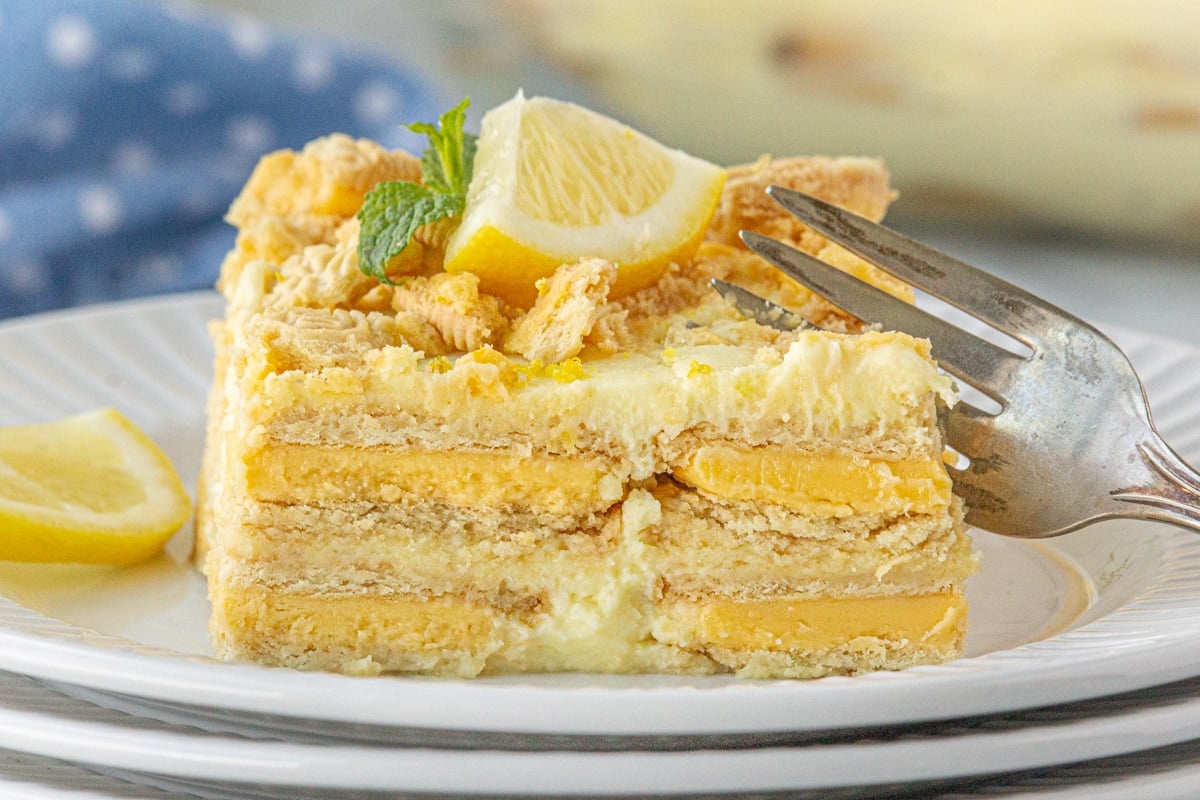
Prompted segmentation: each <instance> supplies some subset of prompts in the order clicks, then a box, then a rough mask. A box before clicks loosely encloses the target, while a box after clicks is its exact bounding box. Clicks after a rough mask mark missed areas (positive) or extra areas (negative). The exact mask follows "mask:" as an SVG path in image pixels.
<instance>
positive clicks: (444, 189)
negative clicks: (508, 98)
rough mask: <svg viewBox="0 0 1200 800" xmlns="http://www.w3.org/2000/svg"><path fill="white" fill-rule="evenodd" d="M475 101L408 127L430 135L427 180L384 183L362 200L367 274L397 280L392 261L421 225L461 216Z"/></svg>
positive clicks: (361, 252)
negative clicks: (469, 126) (467, 126)
mask: <svg viewBox="0 0 1200 800" xmlns="http://www.w3.org/2000/svg"><path fill="white" fill-rule="evenodd" d="M470 102H471V101H470V98H467V99H464V100H463V101H462V102H461V103H459V104H458V105H457V106H455V107H454V108H452V109H450V110H449V111H447V112H446V113H445V114H442V115H441V117H439V118H438V124H437V125H436V126H434V125H431V124H429V123H428V122H414V123H412V124H410V125H406V126H405V127H407V128H408V129H409V130H410V131H413V132H414V133H423V134H425V136H426V137H427V138H428V139H429V145H428V146H427V147H426V148H425V152H424V153H423V154H422V155H421V173H422V175H421V180H422V183H421V184H420V185H418V184H415V183H407V182H404V181H391V182H387V183H381V184H379V185H378V186H376V187H375V188H374V189H372V190H371V191H369V192H367V195H366V197H365V198H363V205H362V208H361V209H359V212H358V220H359V222H360V223H361V226H360V233H359V240H358V267H359V269H361V270H362V271H363V272H364V273H366V274H367V275H370V276H371V277H373V278H376V279H378V280H380V281H382V282H383V283H389V284H390V283H392V280H391V279H390V278H388V276H387V265H388V262H389V261H391V260H392V259H393V258H395V257H396V256H397V255H399V254H400V253H401V252H403V251H404V248H406V247H407V246H408V243H409V242H410V241H411V240H412V237H413V234H415V233H416V231H417V228H419V227H421V226H422V225H426V224H429V223H431V222H438V221H439V220H443V219H450V218H452V217H456V216H458V215H460V214H462V212H463V209H464V208H465V207H466V203H467V187H468V186H470V184H471V174H472V171H473V169H474V166H475V147H476V137H475V136H473V135H472V134H469V133H466V132H465V131H464V130H463V124H464V122H465V121H466V115H467V107H468V106H469V105H470Z"/></svg>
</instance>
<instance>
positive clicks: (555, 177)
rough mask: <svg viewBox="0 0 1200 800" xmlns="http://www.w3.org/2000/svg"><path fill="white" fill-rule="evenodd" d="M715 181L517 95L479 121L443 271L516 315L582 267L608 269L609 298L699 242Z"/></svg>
mask: <svg viewBox="0 0 1200 800" xmlns="http://www.w3.org/2000/svg"><path fill="white" fill-rule="evenodd" d="M724 184H725V171H724V170H723V169H721V168H720V167H718V166H716V165H714V164H710V163H708V162H707V161H703V160H701V159H699V158H695V157H693V156H690V155H688V154H686V153H684V152H682V151H679V150H672V149H669V148H667V147H664V146H663V145H662V144H660V143H658V142H656V141H654V140H653V139H651V138H649V137H648V136H645V135H643V134H641V133H638V132H636V131H634V130H632V129H630V128H629V127H628V126H626V125H623V124H621V123H619V122H617V121H616V120H614V119H611V118H609V117H606V116H604V115H602V114H599V113H596V112H594V111H590V110H588V109H585V108H582V107H580V106H577V105H574V104H571V103H566V102H562V101H558V100H551V99H549V98H544V97H533V98H528V99H526V97H525V96H524V95H523V94H521V93H518V94H517V96H516V97H514V98H513V99H512V100H509V101H508V102H506V103H504V104H502V105H500V106H497V107H496V108H494V109H492V110H491V111H489V112H488V113H487V114H486V115H484V118H483V121H482V123H481V126H480V132H479V142H478V149H477V151H476V155H475V165H474V173H473V177H472V179H471V184H470V187H469V188H468V190H467V200H466V207H465V209H464V211H463V215H462V222H461V224H460V225H459V227H458V229H457V230H456V231H455V232H454V233H453V234H452V235H451V236H450V238H449V240H448V241H447V245H446V259H445V269H446V271H447V272H464V271H465V272H472V273H474V274H475V275H477V276H479V282H480V288H481V289H483V290H484V291H486V292H488V293H490V294H495V295H499V296H501V297H503V298H505V299H506V300H508V301H509V302H511V303H514V304H516V305H518V306H522V307H526V308H527V307H529V306H530V305H531V304H532V303H533V301H534V300H535V299H536V298H537V288H536V284H537V281H538V279H540V278H544V277H547V276H549V275H550V274H551V273H553V272H554V270H555V269H556V268H557V267H558V266H560V265H562V264H564V263H569V262H574V261H578V260H579V259H581V258H584V257H594V258H603V259H607V260H609V261H612V262H614V263H615V264H616V265H617V278H616V282H615V284H614V285H613V289H612V291H611V293H610V297H620V296H623V295H625V294H628V293H630V292H633V291H636V290H638V289H641V288H643V287H645V286H649V285H650V284H652V283H654V282H655V281H657V280H658V278H659V277H660V276H661V275H662V273H663V272H664V271H665V270H666V268H667V266H668V265H669V264H670V263H671V262H672V261H680V260H685V259H687V258H690V257H691V256H692V254H694V253H695V251H696V248H697V247H699V245H700V242H701V240H702V239H703V238H704V234H705V231H706V229H707V228H708V223H709V221H710V220H711V218H712V215H713V211H714V209H715V208H716V205H717V201H718V200H719V199H720V195H721V189H722V187H723V186H724Z"/></svg>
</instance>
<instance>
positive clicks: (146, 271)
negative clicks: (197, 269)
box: [137, 253, 182, 283]
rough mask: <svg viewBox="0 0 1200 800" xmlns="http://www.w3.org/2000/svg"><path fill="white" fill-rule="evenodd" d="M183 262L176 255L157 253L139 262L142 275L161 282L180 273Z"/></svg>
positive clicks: (139, 271) (138, 268)
mask: <svg viewBox="0 0 1200 800" xmlns="http://www.w3.org/2000/svg"><path fill="white" fill-rule="evenodd" d="M181 266H182V265H181V262H180V261H179V259H178V258H175V257H174V256H171V255H167V254H165V253H155V254H153V255H150V256H147V257H146V258H143V259H142V260H141V261H139V262H138V267H137V271H138V273H139V274H140V275H142V276H144V277H147V278H150V279H152V280H154V281H156V282H159V283H165V282H167V281H169V280H171V279H173V278H174V277H176V276H177V275H178V274H179V271H180V267H181Z"/></svg>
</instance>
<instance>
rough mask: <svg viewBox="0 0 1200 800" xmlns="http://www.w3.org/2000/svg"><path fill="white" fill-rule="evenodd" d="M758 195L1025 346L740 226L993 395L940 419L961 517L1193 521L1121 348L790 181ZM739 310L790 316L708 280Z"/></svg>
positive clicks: (1172, 461)
mask: <svg viewBox="0 0 1200 800" xmlns="http://www.w3.org/2000/svg"><path fill="white" fill-rule="evenodd" d="M767 191H768V193H769V194H770V195H771V197H773V198H774V199H775V200H776V201H777V202H778V203H780V205H782V206H783V207H784V208H786V209H787V210H788V211H789V212H791V213H792V214H794V215H795V216H796V217H797V218H799V219H800V220H801V221H802V222H803V223H804V224H805V225H807V226H809V227H810V228H812V229H813V230H815V231H817V232H819V233H821V234H823V235H824V236H826V237H827V238H828V239H830V240H832V241H834V242H837V243H838V244H840V245H842V246H843V247H846V248H847V249H849V250H851V251H852V252H854V253H857V254H858V255H859V256H861V257H863V258H865V259H866V260H867V261H870V262H871V263H873V264H875V265H877V266H879V267H880V268H882V269H884V270H886V271H887V272H889V273H891V274H892V275H894V276H896V277H897V278H899V279H900V280H903V281H905V282H907V283H909V284H910V285H912V286H913V287H915V288H917V289H920V290H922V291H924V292H927V293H928V294H930V295H932V296H933V297H937V298H939V299H941V300H943V301H945V302H947V303H949V304H950V305H952V306H955V307H957V308H959V309H961V310H962V311H964V312H966V313H968V314H970V315H971V316H973V317H975V318H976V319H978V320H980V321H982V322H984V323H986V324H987V325H990V326H991V327H993V328H995V329H996V330H998V331H1000V332H1001V333H1003V334H1006V335H1007V336H1010V337H1012V338H1013V339H1016V340H1017V341H1019V342H1021V343H1022V344H1024V345H1025V346H1026V348H1028V350H1029V352H1028V353H1025V354H1019V353H1017V352H1015V349H1017V348H1014V350H1009V349H1007V348H1004V347H1000V346H998V345H997V344H994V343H992V342H990V341H988V340H985V339H982V338H980V337H978V336H975V335H974V334H971V333H969V332H967V331H966V330H964V329H963V328H960V327H958V326H956V325H954V324H951V323H950V322H947V321H945V320H943V319H941V318H940V317H937V316H934V315H933V314H930V313H928V312H926V311H923V310H921V309H919V308H917V307H915V306H912V305H910V304H908V303H905V302H903V301H901V300H898V299H896V298H894V297H892V296H891V295H889V294H887V293H886V292H883V291H881V290H879V289H876V288H875V287H874V286H871V285H870V284H867V283H865V282H863V281H860V280H858V279H857V278H854V277H852V276H851V275H849V274H847V273H845V272H842V271H841V270H838V269H835V268H834V267H831V266H829V265H827V264H825V263H824V262H823V261H820V260H819V259H816V258H813V257H812V256H810V255H808V254H806V253H804V252H801V251H800V250H797V249H795V248H793V247H790V246H789V245H786V244H783V243H782V242H778V241H776V240H774V239H771V238H768V237H766V236H763V235H761V234H757V233H754V232H752V231H742V232H741V237H742V240H743V241H745V242H746V244H747V245H749V246H750V247H751V248H752V249H753V250H755V251H756V252H758V253H759V254H760V255H762V256H763V257H764V258H766V259H767V260H768V261H769V262H771V263H772V264H774V265H775V266H776V267H778V268H779V269H781V270H783V271H784V272H785V273H786V274H788V275H790V276H791V277H793V278H795V279H796V280H798V281H799V282H800V283H801V284H803V285H805V286H807V287H808V288H810V289H811V290H812V291H814V292H816V293H817V294H819V295H822V296H823V297H825V298H826V299H827V300H829V301H830V302H831V303H833V304H834V305H836V306H838V307H839V308H841V309H843V310H845V311H847V312H849V313H850V314H853V315H854V316H856V317H858V318H859V319H861V320H863V321H864V322H871V323H879V324H881V325H882V326H883V327H884V328H886V329H891V330H897V331H904V332H906V333H909V334H912V335H914V336H919V337H924V338H927V339H929V340H930V342H931V344H932V346H933V356H934V358H936V359H937V361H938V363H939V364H940V365H941V367H942V368H944V369H945V370H946V371H947V372H949V373H950V374H951V375H953V376H955V377H956V378H958V379H959V380H961V381H963V382H964V383H966V384H969V385H970V386H972V387H974V388H975V389H977V390H978V391H979V392H981V393H982V394H983V395H986V396H987V397H988V398H991V400H993V401H994V402H995V403H996V404H998V406H999V411H998V412H995V413H991V412H990V411H988V410H984V409H983V408H980V406H983V405H986V403H983V402H981V403H979V404H978V405H972V404H970V403H968V402H965V401H960V402H959V403H958V404H957V405H955V406H954V408H952V409H950V410H949V412H948V413H946V414H945V415H944V416H943V423H944V428H945V436H946V442H947V444H949V446H950V447H951V448H953V449H954V450H956V451H957V452H958V453H959V454H961V456H963V457H965V459H966V461H965V466H962V467H952V468H951V472H952V475H953V477H954V482H955V491H956V492H958V493H959V495H960V496H961V497H962V498H963V499H964V500H965V501H966V505H967V509H968V510H967V522H968V523H970V524H971V525H974V526H975V527H978V528H982V529H984V530H988V531H993V532H995V533H1000V534H1005V535H1008V536H1018V537H1024V538H1044V537H1049V536H1057V535H1059V534H1063V533H1067V532H1069V531H1073V530H1076V529H1078V528H1082V527H1084V526H1086V525H1089V524H1092V523H1094V522H1097V521H1100V520H1103V519H1111V518H1116V517H1126V518H1135V519H1149V520H1157V521H1161V522H1168V523H1172V524H1175V525H1179V526H1182V527H1185V528H1190V529H1192V530H1194V531H1197V532H1200V473H1197V472H1196V471H1195V470H1193V469H1192V468H1191V467H1190V466H1188V464H1187V463H1186V462H1185V461H1184V460H1183V459H1182V458H1180V457H1179V455H1178V454H1176V453H1175V451H1174V450H1172V449H1171V448H1170V446H1169V445H1167V443H1166V442H1165V441H1163V439H1162V437H1161V436H1160V435H1159V434H1158V431H1157V430H1155V428H1154V423H1153V421H1152V420H1151V417H1150V409H1149V406H1148V404H1147V402H1146V395H1145V391H1144V389H1143V388H1142V384H1141V381H1140V380H1139V379H1138V376H1137V374H1136V373H1135V372H1134V369H1133V366H1132V365H1131V364H1130V363H1129V360H1128V358H1126V356H1125V354H1124V353H1123V352H1121V350H1120V348H1118V347H1117V346H1116V345H1115V344H1113V342H1112V341H1110V340H1109V339H1108V337H1106V336H1105V335H1104V334H1102V333H1101V332H1100V331H1098V330H1096V329H1095V328H1094V327H1092V326H1091V325H1089V324H1087V323H1086V322H1084V321H1083V320H1081V319H1078V318H1076V317H1074V316H1072V315H1071V314H1068V313H1067V312H1065V311H1062V310H1061V309H1059V308H1056V307H1054V306H1053V305H1051V304H1050V303H1047V302H1046V301H1044V300H1042V299H1040V298H1038V297H1036V296H1034V295H1032V294H1030V293H1029V292H1026V291H1024V290H1023V289H1019V288H1017V287H1016V286H1013V285H1012V284H1010V283H1007V282H1006V281H1003V280H1000V279H999V278H996V277H993V276H991V275H989V274H987V273H986V272H983V271H982V270H979V269H977V268H975V267H972V266H970V265H968V264H964V263H963V262H961V261H958V260H956V259H954V258H951V257H949V256H947V255H944V254H942V253H939V252H937V251H936V250H933V249H932V248H929V247H926V246H925V245H922V244H919V243H917V242H915V241H913V240H911V239H909V238H907V237H905V236H903V235H901V234H899V233H896V232H895V231H893V230H891V229H889V228H885V227H883V226H882V225H878V224H876V223H874V222H870V221H869V220H866V219H863V218H862V217H859V216H856V215H854V214H852V213H850V212H847V211H845V210H843V209H840V208H838V207H836V206H833V205H830V204H829V203H825V202H823V201H821V200H818V199H816V198H813V197H810V196H808V195H805V194H801V193H799V192H795V191H792V190H789V189H784V188H781V187H778V186H772V187H770V188H769V189H768V190H767ZM714 285H715V286H716V288H717V290H718V291H720V292H721V293H722V294H723V295H725V296H726V297H728V298H729V299H730V300H732V301H733V302H734V303H735V305H737V306H738V308H739V309H741V310H742V312H743V313H745V314H747V316H752V317H754V318H756V319H759V320H760V321H763V322H765V323H767V324H771V325H774V326H775V327H780V328H784V329H794V328H796V327H799V322H798V319H799V317H798V316H797V315H794V314H791V313H790V312H788V311H786V310H784V309H781V308H779V307H778V306H776V305H774V304H773V303H770V302H769V301H768V300H766V299H765V298H761V297H758V296H757V295H754V294H752V293H750V292H748V291H746V290H745V289H744V288H742V287H737V286H733V285H731V284H724V283H722V282H720V281H716V282H714Z"/></svg>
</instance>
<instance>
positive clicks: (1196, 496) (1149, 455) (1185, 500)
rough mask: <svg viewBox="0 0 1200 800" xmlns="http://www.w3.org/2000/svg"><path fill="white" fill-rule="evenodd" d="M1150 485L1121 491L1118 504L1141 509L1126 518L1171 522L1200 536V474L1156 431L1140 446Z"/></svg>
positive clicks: (1113, 494) (1138, 448) (1117, 494)
mask: <svg viewBox="0 0 1200 800" xmlns="http://www.w3.org/2000/svg"><path fill="white" fill-rule="evenodd" d="M1137 452H1138V455H1139V456H1140V457H1141V460H1142V464H1143V465H1144V466H1145V468H1146V470H1147V472H1148V473H1149V477H1150V480H1149V481H1148V485H1145V486H1138V487H1133V488H1129V489H1121V490H1118V491H1115V492H1113V493H1112V498H1113V499H1114V500H1118V501H1121V502H1123V503H1130V504H1133V505H1135V506H1137V508H1136V509H1129V513H1127V514H1125V516H1129V517H1134V518H1137V519H1150V520H1156V521H1159V522H1169V523H1171V524H1173V525H1178V526H1180V527H1183V528H1189V529H1191V530H1193V531H1196V532H1197V533H1200V473H1198V472H1197V471H1196V470H1194V469H1193V468H1192V467H1191V466H1189V465H1188V463H1187V462H1186V461H1184V460H1183V459H1182V458H1180V456H1179V454H1178V453H1176V452H1175V451H1174V450H1172V449H1171V446H1170V445H1168V444H1167V443H1166V442H1165V441H1163V439H1162V437H1161V436H1159V435H1158V433H1157V432H1156V431H1154V430H1151V431H1149V433H1148V435H1147V436H1146V438H1144V439H1143V440H1142V441H1141V442H1139V443H1138V445H1137Z"/></svg>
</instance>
